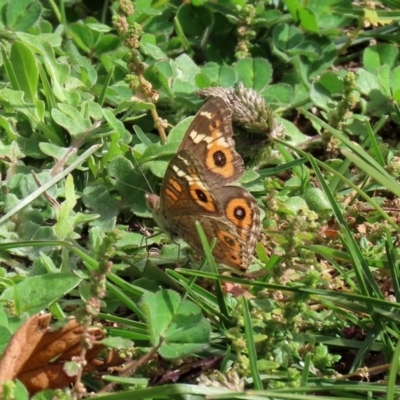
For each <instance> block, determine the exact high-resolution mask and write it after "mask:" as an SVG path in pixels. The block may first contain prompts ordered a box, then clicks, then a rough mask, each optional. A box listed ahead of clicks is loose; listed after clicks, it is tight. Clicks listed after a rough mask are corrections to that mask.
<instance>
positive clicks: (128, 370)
mask: <svg viewBox="0 0 400 400" xmlns="http://www.w3.org/2000/svg"><path fill="white" fill-rule="evenodd" d="M160 346H161V344H160V345H158V346H155V347H153V348H152V349H151V350H150V351H149V352H148V353H146V354H144V355H143V356H142V357H140V358H139V360H133V361H130V362H129V363H127V364H126V365H125V366H124V367H123V368H122V370H121V369H120V368H114V369H113V370H114V371H121V374H120V376H121V377H127V376H132V375H133V374H134V373H135V372H136V370H137V369H138V368H139V367H140V366H141V365H143V364H144V363H145V362H147V361H148V360H150V359H151V358H152V357H153V356H154V355H155V354H157V351H158V349H159V348H160ZM114 385H115V383H114V382H111V383H109V384H108V385H107V386H105V387H104V388H103V389H102V390H101V391H100V393H105V392H109V391H110V390H112V389H113V387H114Z"/></svg>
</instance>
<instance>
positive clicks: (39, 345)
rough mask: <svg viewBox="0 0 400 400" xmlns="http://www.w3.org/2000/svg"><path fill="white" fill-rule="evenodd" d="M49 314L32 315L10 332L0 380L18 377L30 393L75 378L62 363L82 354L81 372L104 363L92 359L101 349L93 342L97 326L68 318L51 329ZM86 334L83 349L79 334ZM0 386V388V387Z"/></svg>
mask: <svg viewBox="0 0 400 400" xmlns="http://www.w3.org/2000/svg"><path fill="white" fill-rule="evenodd" d="M50 321H51V314H45V315H40V314H36V315H33V316H32V317H31V318H29V319H28V320H26V321H25V322H24V323H23V324H22V325H21V326H20V328H19V329H18V330H17V331H16V332H15V333H14V335H13V336H12V338H11V340H10V343H9V344H8V346H7V348H6V350H5V352H4V355H3V357H2V359H1V361H0V383H1V382H5V381H8V380H12V379H15V378H17V379H19V380H20V381H21V382H22V383H23V384H24V385H25V386H26V388H27V389H28V391H29V392H30V393H31V394H34V393H36V392H38V391H40V390H44V389H58V388H63V387H65V386H68V385H69V384H71V383H73V382H74V381H75V376H68V375H67V373H66V372H65V371H64V364H65V362H67V361H72V360H73V357H78V356H81V355H82V354H85V368H84V372H86V371H90V370H95V369H97V368H98V367H99V366H102V367H104V366H105V365H106V364H107V363H105V362H103V361H101V360H95V358H96V357H97V356H98V354H99V353H100V352H101V351H102V350H103V349H104V346H103V345H102V344H98V343H96V342H98V341H100V340H101V339H103V337H104V333H103V331H102V330H101V329H99V328H89V329H87V331H86V333H85V329H84V327H83V326H82V325H79V324H78V322H77V321H76V320H75V319H71V320H69V321H68V322H67V324H66V325H65V326H63V327H62V328H60V329H57V330H55V331H52V330H51V328H50ZM84 334H85V336H87V337H90V338H91V340H90V342H91V343H93V344H92V347H91V348H89V349H88V350H87V351H86V352H83V347H82V343H83V335H84ZM0 390H1V388H0Z"/></svg>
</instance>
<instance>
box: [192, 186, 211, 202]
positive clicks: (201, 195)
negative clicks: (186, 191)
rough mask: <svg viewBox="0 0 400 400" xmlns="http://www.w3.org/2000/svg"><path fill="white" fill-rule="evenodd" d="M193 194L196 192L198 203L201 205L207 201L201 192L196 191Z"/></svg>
mask: <svg viewBox="0 0 400 400" xmlns="http://www.w3.org/2000/svg"><path fill="white" fill-rule="evenodd" d="M195 192H196V195H197V198H198V199H199V200H200V201H202V202H203V203H207V201H208V198H207V195H206V194H205V193H204V192H203V191H202V190H200V189H196V190H195Z"/></svg>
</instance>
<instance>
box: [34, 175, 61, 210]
mask: <svg viewBox="0 0 400 400" xmlns="http://www.w3.org/2000/svg"><path fill="white" fill-rule="evenodd" d="M31 174H32V176H33V180H34V181H35V183H36V185H37V187H41V186H42V183H41V182H40V181H39V178H38V177H37V175H36V174H35V172H34V171H31ZM43 195H44V197H45V198H46V199H47V201H48V202H49V203H50V204H51V205H52V207H53V208H54V209H55V210H59V209H60V203H59V202H58V201H57V200H56V199H55V198H54V197H53V196H51V195H50V194H49V193H48V192H47V191H46V192H44V193H43Z"/></svg>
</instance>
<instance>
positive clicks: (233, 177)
mask: <svg viewBox="0 0 400 400" xmlns="http://www.w3.org/2000/svg"><path fill="white" fill-rule="evenodd" d="M232 136H233V131H232V118H231V111H230V109H229V107H228V105H227V104H226V103H225V101H224V100H223V99H222V98H220V97H214V98H212V99H210V100H208V101H207V102H206V103H205V104H204V105H203V107H201V108H200V110H199V111H198V113H197V114H196V116H195V117H194V119H193V121H192V123H191V124H190V126H189V128H188V130H187V132H186V134H185V137H184V139H183V141H182V143H181V145H180V147H179V151H181V150H190V151H191V152H193V153H194V154H196V156H197V158H198V160H199V161H200V163H201V165H202V166H203V171H204V175H205V178H206V182H207V183H208V184H209V186H210V188H212V189H213V188H216V187H220V186H225V185H227V184H229V183H231V182H234V181H237V180H238V179H239V178H240V177H241V176H242V174H243V160H242V157H240V155H239V154H238V153H237V152H236V150H235V142H234V140H233V138H232Z"/></svg>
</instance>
